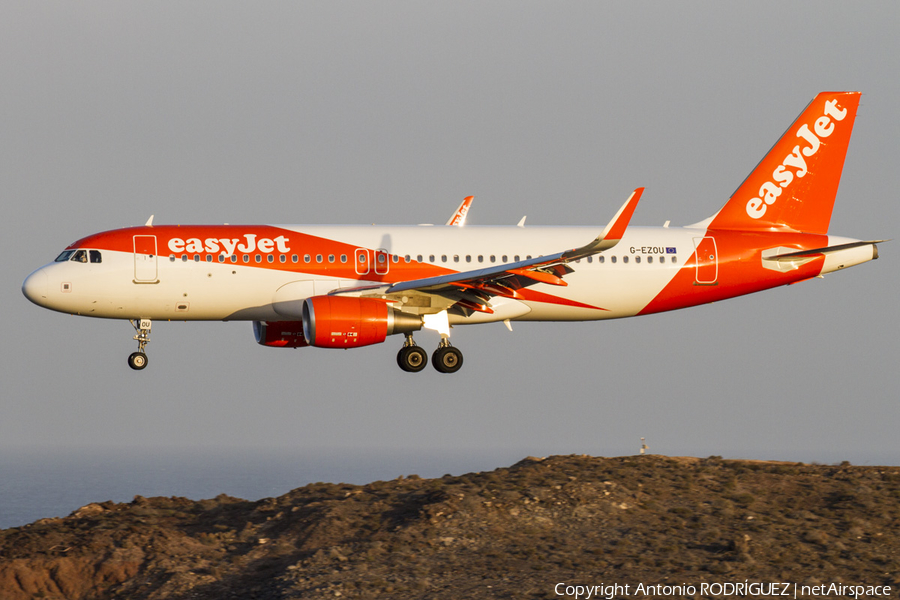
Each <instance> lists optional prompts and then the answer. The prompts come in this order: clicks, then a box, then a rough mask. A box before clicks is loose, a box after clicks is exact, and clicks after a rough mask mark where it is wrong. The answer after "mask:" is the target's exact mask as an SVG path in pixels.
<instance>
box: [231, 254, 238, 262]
mask: <svg viewBox="0 0 900 600" xmlns="http://www.w3.org/2000/svg"><path fill="white" fill-rule="evenodd" d="M231 262H233V263H236V262H237V254H232V255H231Z"/></svg>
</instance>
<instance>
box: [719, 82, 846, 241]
mask: <svg viewBox="0 0 900 600" xmlns="http://www.w3.org/2000/svg"><path fill="white" fill-rule="evenodd" d="M859 96H860V93H859V92H822V93H821V94H819V95H818V96H816V97H815V98H814V99H813V101H812V102H810V103H809V105H808V106H807V107H806V109H805V110H804V111H803V112H802V113H801V114H800V116H799V117H797V120H796V121H794V123H793V125H791V126H790V127H789V128H788V130H787V131H786V132H785V133H784V135H782V136H781V139H780V140H778V142H777V143H776V144H775V145H774V146H773V147H772V149H771V150H769V153H768V154H766V156H765V158H763V159H762V161H760V163H759V164H758V165H757V166H756V168H755V169H754V170H753V172H752V173H750V175H748V176H747V179H745V180H744V182H743V183H742V184H741V185H740V187H738V189H737V190H736V191H735V192H734V194H733V195H732V196H731V198H730V199H729V200H728V203H727V204H725V206H724V207H723V208H722V210H720V211H719V212H718V214H716V215H715V216H714V217H713V218H712V222H711V223H710V225H709V228H710V229H740V230H765V231H773V230H783V231H802V232H805V233H822V234H824V233H827V232H828V223H829V222H830V221H831V211H832V209H833V208H834V198H835V196H836V195H837V189H838V184H839V183H840V181H841V170H842V169H843V168H844V157H845V156H846V155H847V146H848V145H849V143H850V133H851V132H852V131H853V121H854V120H855V119H856V109H857V107H858V106H859Z"/></svg>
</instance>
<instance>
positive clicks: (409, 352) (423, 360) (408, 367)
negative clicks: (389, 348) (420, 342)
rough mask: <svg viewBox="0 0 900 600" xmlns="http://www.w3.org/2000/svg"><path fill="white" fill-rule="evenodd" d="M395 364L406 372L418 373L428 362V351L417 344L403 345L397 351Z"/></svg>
mask: <svg viewBox="0 0 900 600" xmlns="http://www.w3.org/2000/svg"><path fill="white" fill-rule="evenodd" d="M397 364H398V365H400V368H401V369H403V370H404V371H406V372H408V373H418V372H419V371H421V370H422V369H424V368H425V365H427V364H428V353H427V352H425V351H424V350H422V349H421V348H420V347H419V346H404V347H402V348H400V352H398V353H397Z"/></svg>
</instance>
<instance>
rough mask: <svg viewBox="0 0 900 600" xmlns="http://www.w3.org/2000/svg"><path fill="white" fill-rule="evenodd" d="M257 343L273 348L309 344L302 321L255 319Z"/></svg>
mask: <svg viewBox="0 0 900 600" xmlns="http://www.w3.org/2000/svg"><path fill="white" fill-rule="evenodd" d="M253 335H254V337H256V343H257V344H260V345H261V346H269V347H271V348H303V347H304V346H309V344H307V343H306V339H305V338H304V337H303V324H302V323H301V322H300V321H253Z"/></svg>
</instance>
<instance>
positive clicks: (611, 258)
mask: <svg viewBox="0 0 900 600" xmlns="http://www.w3.org/2000/svg"><path fill="white" fill-rule="evenodd" d="M609 262H611V263H613V264H616V257H615V256H610V257H609Z"/></svg>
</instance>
